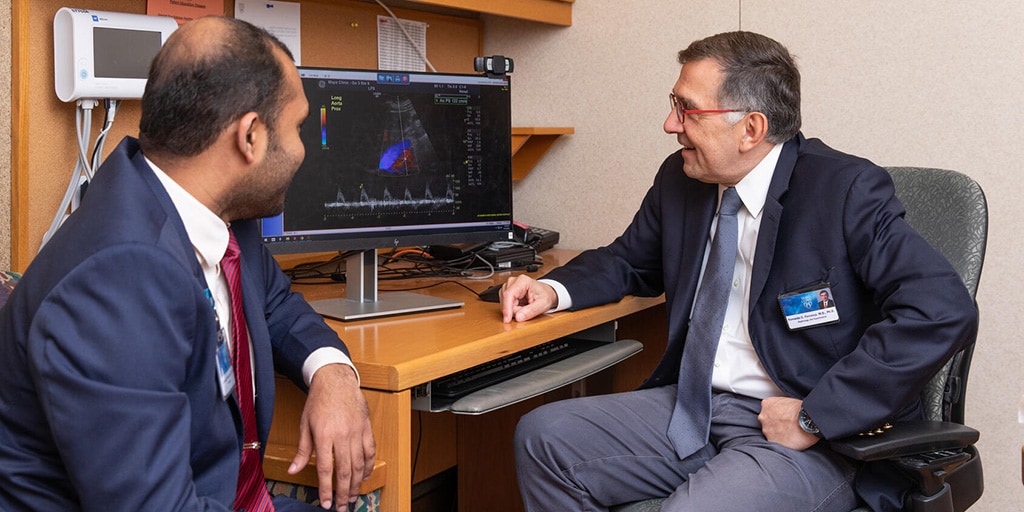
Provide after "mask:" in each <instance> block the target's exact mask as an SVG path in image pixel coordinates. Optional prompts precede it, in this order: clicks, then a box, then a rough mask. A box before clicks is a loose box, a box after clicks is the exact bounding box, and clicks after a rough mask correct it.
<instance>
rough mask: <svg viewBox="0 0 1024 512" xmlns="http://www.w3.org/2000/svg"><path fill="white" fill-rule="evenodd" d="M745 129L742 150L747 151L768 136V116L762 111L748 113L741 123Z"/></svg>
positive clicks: (741, 141)
mask: <svg viewBox="0 0 1024 512" xmlns="http://www.w3.org/2000/svg"><path fill="white" fill-rule="evenodd" d="M739 124H740V125H741V128H742V129H743V135H742V138H741V139H740V151H741V152H747V151H750V150H751V149H754V148H755V147H757V146H759V145H760V144H761V142H763V141H764V140H765V138H766V137H768V118H767V117H766V116H765V115H764V114H762V113H760V112H751V113H749V114H747V115H746V116H745V117H744V118H743V120H742V121H740V123H739Z"/></svg>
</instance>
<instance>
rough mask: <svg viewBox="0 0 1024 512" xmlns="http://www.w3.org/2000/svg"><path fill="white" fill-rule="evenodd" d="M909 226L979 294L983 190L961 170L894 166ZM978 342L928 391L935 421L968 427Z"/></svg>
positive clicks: (985, 233)
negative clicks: (971, 373) (967, 404)
mask: <svg viewBox="0 0 1024 512" xmlns="http://www.w3.org/2000/svg"><path fill="white" fill-rule="evenodd" d="M886 170H888V171H889V174H890V175H891V176H892V179H893V183H894V184H895V185H896V196H897V197H898V198H899V199H900V201H901V202H903V205H904V206H906V208H907V216H906V219H907V223H908V224H910V225H911V226H912V227H913V228H914V229H916V230H917V231H918V232H919V233H921V236H923V237H924V238H925V240H928V243H930V244H931V245H932V247H934V248H935V249H936V250H938V251H939V252H940V253H942V255H943V256H945V257H946V259H947V260H949V262H950V264H952V265H953V268H954V269H956V271H957V273H959V274H960V278H961V279H963V281H964V284H965V285H966V286H967V290H968V291H969V292H970V294H971V297H975V296H976V295H977V292H978V282H979V281H980V280H981V268H982V265H983V264H984V262H985V244H986V242H987V240H988V204H987V202H986V201H985V193H984V192H983V191H982V190H981V186H979V185H978V183H977V182H975V181H974V180H972V179H971V178H970V177H968V176H966V175H964V174H961V173H959V172H956V171H949V170H944V169H930V168H923V167H889V168H887V169H886ZM973 352H974V343H971V345H970V346H968V347H967V348H965V349H964V350H963V351H961V352H960V353H959V354H957V355H956V356H954V357H953V358H952V359H951V360H950V361H949V363H947V364H946V366H945V367H944V369H943V371H940V372H939V373H938V374H937V375H936V376H935V378H934V379H932V382H931V383H930V384H929V385H928V387H927V388H926V389H925V392H924V399H925V409H926V410H927V413H928V416H929V419H932V420H945V421H955V422H958V423H963V422H964V418H963V414H964V412H963V411H964V403H963V397H964V394H965V392H966V385H967V373H968V371H969V370H970V363H971V355H972V354H973Z"/></svg>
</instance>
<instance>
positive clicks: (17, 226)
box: [11, 0, 483, 270]
mask: <svg viewBox="0 0 1024 512" xmlns="http://www.w3.org/2000/svg"><path fill="white" fill-rule="evenodd" d="M65 3H66V2H65V1H64V0H60V1H56V0H33V1H31V2H30V1H29V0H14V3H13V4H12V14H13V15H14V17H13V20H12V23H13V24H14V26H13V31H12V32H13V34H12V35H13V41H12V46H13V48H12V50H13V52H12V58H13V62H12V67H13V69H12V88H13V94H14V98H13V100H14V103H13V108H12V115H13V117H14V120H13V123H12V133H11V137H12V151H11V160H12V169H11V174H12V177H11V181H12V187H13V189H12V206H11V209H12V212H11V222H12V226H11V233H12V240H11V246H12V254H11V266H12V268H14V269H16V270H24V269H25V268H26V267H28V265H29V263H30V262H31V260H32V257H33V256H34V255H35V253H36V252H37V251H38V250H39V245H40V243H41V242H42V238H43V234H44V233H45V232H46V230H47V229H48V228H49V226H50V222H51V221H52V220H53V217H54V215H55V214H56V210H57V207H58V205H59V204H60V201H61V198H63V197H64V190H65V189H66V188H67V185H68V182H69V180H70V179H71V173H72V171H73V170H74V166H75V161H76V159H77V147H76V145H77V135H76V132H75V109H76V107H75V105H74V104H73V103H63V102H61V101H60V100H58V99H57V96H56V93H55V92H54V87H53V16H54V14H55V13H56V12H57V10H58V9H59V8H61V7H63V6H64V5H65ZM74 7H76V8H82V9H95V10H102V11H114V12H130V13H137V14H144V13H145V12H146V2H145V0H81V1H79V2H75V4H74ZM224 8H225V12H226V13H228V14H232V13H234V1H233V0H226V1H225V2H224ZM301 12H302V46H303V48H302V59H303V63H304V64H307V65H320V66H332V67H357V68H366V69H375V68H376V67H377V58H376V55H377V39H376V38H377V31H376V19H377V14H386V12H385V11H384V10H383V9H381V8H380V7H379V6H377V5H375V4H369V3H365V2H358V1H354V0H306V1H305V2H303V3H302V11H301ZM394 12H395V14H396V15H398V16H399V17H401V18H407V19H417V20H420V21H425V22H427V23H428V24H429V28H428V29H427V57H428V59H430V60H431V61H432V62H433V64H434V66H435V67H436V68H437V70H438V71H447V72H466V73H471V72H473V57H476V56H478V55H480V54H481V52H482V48H483V31H482V23H481V22H480V21H479V20H476V19H469V18H465V17H456V16H448V15H441V14H434V13H425V12H418V11H414V10H405V9H397V10H394ZM103 114H104V111H103V109H102V107H100V108H97V109H95V110H94V111H93V123H92V130H91V131H92V134H91V135H92V136H91V138H92V139H93V140H95V135H96V134H97V133H99V130H100V129H101V125H102V121H103ZM139 115H140V112H139V102H138V101H125V102H123V104H122V107H121V109H120V110H119V111H118V113H117V118H116V119H115V122H114V125H113V127H112V128H111V130H110V134H109V135H108V136H107V144H106V146H105V151H104V153H109V152H110V151H111V150H112V149H113V148H114V147H115V146H116V145H117V143H118V142H119V141H120V140H121V139H122V138H123V137H124V136H125V135H133V136H134V135H136V134H137V133H138V121H139ZM90 144H91V142H90Z"/></svg>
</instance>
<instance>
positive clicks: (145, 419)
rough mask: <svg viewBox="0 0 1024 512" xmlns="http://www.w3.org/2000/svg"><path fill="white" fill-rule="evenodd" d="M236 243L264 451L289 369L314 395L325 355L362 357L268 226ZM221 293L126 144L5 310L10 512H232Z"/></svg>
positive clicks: (234, 462) (2, 445)
mask: <svg viewBox="0 0 1024 512" xmlns="http://www.w3.org/2000/svg"><path fill="white" fill-rule="evenodd" d="M232 229H233V231H234V232H235V235H236V238H237V239H238V242H239V245H240V246H241V252H242V279H243V282H242V286H243V292H244V301H245V311H246V321H247V322H248V326H249V332H250V337H251V339H252V344H253V347H254V351H253V353H254V357H255V378H256V390H257V398H256V412H257V423H258V428H259V436H260V440H261V441H262V442H263V444H265V442H266V438H267V433H268V432H269V430H270V422H271V417H272V415H273V402H274V370H277V371H279V372H281V373H283V374H285V375H287V376H288V377H289V378H291V380H293V381H294V382H295V383H296V384H298V385H300V386H301V387H303V389H305V386H304V384H303V382H302V375H301V368H302V363H303V362H304V361H305V359H306V357H307V356H308V355H309V354H310V353H311V352H312V351H313V350H315V349H317V348H320V347H325V346H331V347H337V348H339V349H341V350H344V351H346V353H347V350H346V349H345V347H344V345H343V344H342V343H341V341H340V340H339V339H338V337H337V335H336V334H335V333H334V332H333V331H332V330H331V329H330V328H328V327H327V326H326V325H325V324H324V322H323V320H322V318H321V317H320V316H319V315H317V314H316V313H315V312H314V311H313V310H312V309H311V308H310V307H309V305H308V304H306V302H305V301H304V300H303V299H302V297H301V296H299V295H297V294H295V293H292V292H291V290H290V283H289V280H288V279H287V278H286V277H285V275H284V274H283V273H282V272H281V270H280V268H279V267H278V265H277V263H276V262H275V261H274V259H273V258H272V257H271V256H270V254H269V253H268V252H267V251H266V250H265V249H264V248H263V246H262V244H261V243H260V238H259V232H258V228H257V225H256V222H255V221H242V222H235V223H233V224H232ZM206 289H207V283H206V282H205V279H204V277H203V273H202V269H201V267H200V266H199V264H198V262H197V260H196V254H195V251H194V250H193V248H192V245H191V243H190V241H189V238H188V236H187V234H186V232H185V227H184V225H183V224H182V222H181V219H180V218H179V216H178V214H177V212H176V210H175V208H174V206H173V204H172V203H171V200H170V198H169V196H168V195H167V193H166V192H165V191H164V189H163V186H162V185H161V184H160V183H159V181H158V180H157V177H156V175H155V174H154V173H153V171H152V170H151V169H150V168H149V166H148V165H147V164H146V162H145V160H144V159H143V157H142V153H141V152H140V150H139V147H138V144H137V142H136V141H135V140H134V139H131V138H126V139H125V140H124V141H122V142H121V144H120V145H119V146H118V147H117V149H115V150H114V152H113V153H112V154H111V155H110V157H109V158H108V159H107V160H106V162H105V163H104V165H103V166H102V167H101V168H100V169H99V170H98V171H97V173H96V178H95V179H94V180H93V181H92V183H91V184H90V186H89V190H88V193H87V194H86V196H85V199H84V201H83V202H82V205H81V207H80V208H79V209H78V210H77V211H76V212H75V213H74V214H73V215H72V216H71V217H70V218H69V219H68V220H67V222H66V223H65V224H64V225H63V226H62V227H61V229H60V231H59V232H58V233H57V234H56V236H54V238H53V239H52V240H51V241H50V242H49V243H48V244H47V245H46V247H45V248H44V249H43V250H42V251H41V252H40V253H39V254H38V256H37V257H36V258H35V260H34V261H33V262H32V264H31V266H30V268H29V269H28V270H27V271H26V273H25V275H24V277H23V279H22V280H21V282H20V283H19V285H18V287H17V288H16V289H15V291H14V294H13V295H12V297H11V299H10V301H9V302H8V304H7V305H6V307H4V309H3V310H2V311H0V333H2V336H3V340H2V342H0V509H2V510H104V511H113V510H125V511H139V510H230V509H231V505H232V502H233V501H234V497H235V488H236V484H237V480H238V464H239V457H240V453H241V443H242V434H241V428H242V427H241V420H240V417H239V410H238V405H237V403H236V401H235V398H234V397H233V396H232V397H231V398H229V399H228V400H227V401H225V400H223V399H221V394H220V392H219V390H218V384H217V370H216V365H215V351H216V347H217V323H216V320H215V316H214V312H213V309H212V307H211V305H210V302H209V300H208V299H207V298H206V296H205V293H204V291H205V290H206ZM275 501H276V504H277V505H278V507H279V510H314V508H312V507H310V506H308V505H305V504H300V503H298V502H295V501H293V500H280V499H279V500H275Z"/></svg>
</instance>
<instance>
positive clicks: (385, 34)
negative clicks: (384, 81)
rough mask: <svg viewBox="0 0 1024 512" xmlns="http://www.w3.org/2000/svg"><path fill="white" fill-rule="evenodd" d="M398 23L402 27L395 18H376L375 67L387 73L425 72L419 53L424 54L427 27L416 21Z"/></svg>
mask: <svg viewBox="0 0 1024 512" xmlns="http://www.w3.org/2000/svg"><path fill="white" fill-rule="evenodd" d="M398 21H400V22H401V23H402V26H399V25H398V23H396V21H395V18H391V17H389V16H377V67H378V68H379V69H385V70H389V71H426V69H427V68H426V63H425V62H424V61H423V57H421V56H420V51H422V52H423V53H424V54H426V51H427V26H428V25H427V24H426V23H424V22H422V21H416V20H403V19H399V20H398ZM403 27H404V28H405V31H403V30H402V28H403ZM406 34H408V36H406ZM410 39H412V41H410ZM417 48H418V49H417Z"/></svg>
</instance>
